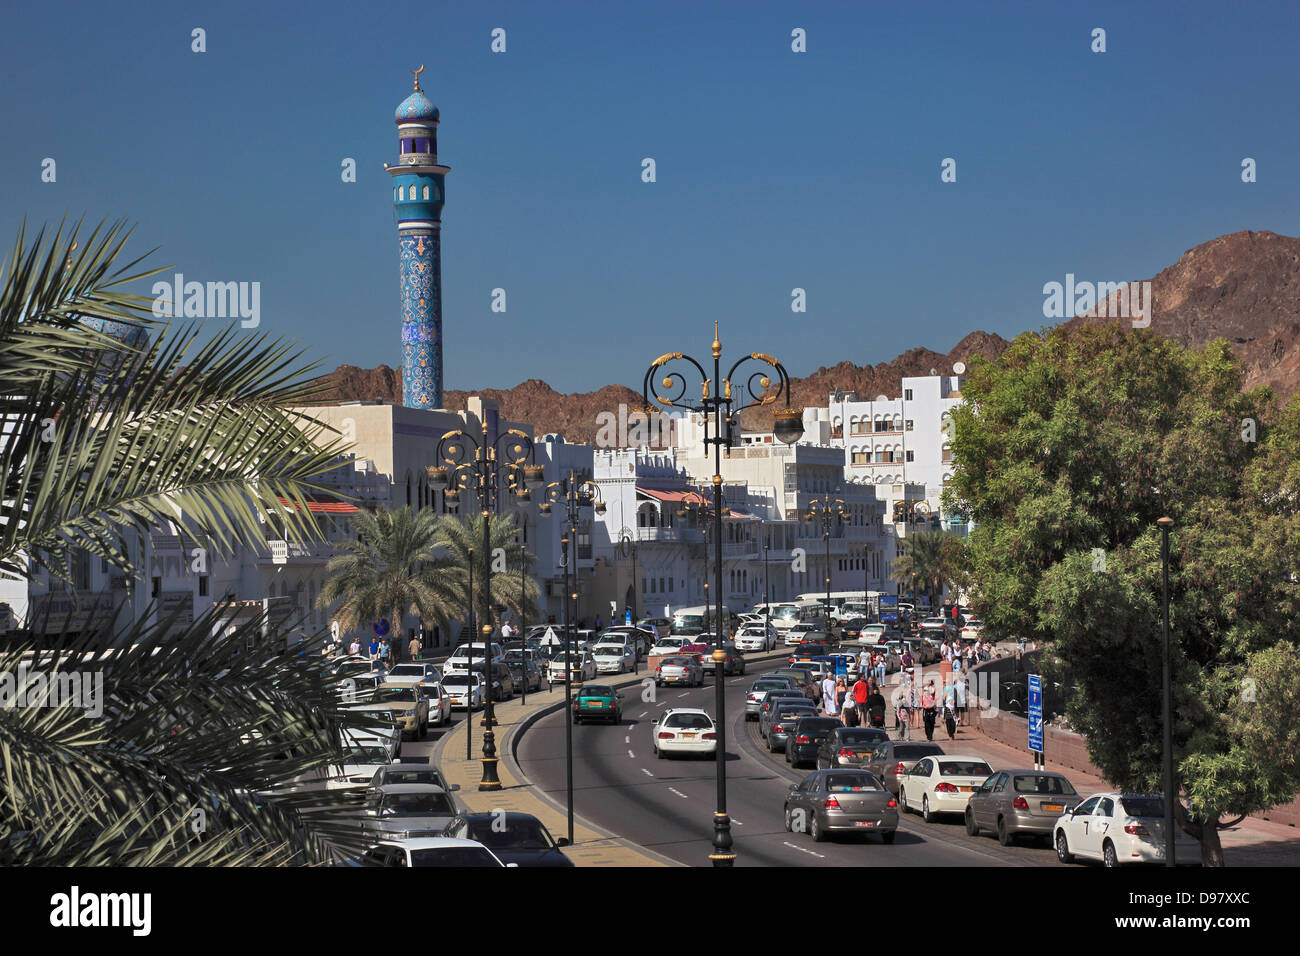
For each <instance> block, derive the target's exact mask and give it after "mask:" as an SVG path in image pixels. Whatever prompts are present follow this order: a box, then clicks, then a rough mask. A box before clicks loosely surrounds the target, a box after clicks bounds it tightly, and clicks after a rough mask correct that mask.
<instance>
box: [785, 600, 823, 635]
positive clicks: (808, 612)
mask: <svg viewBox="0 0 1300 956" xmlns="http://www.w3.org/2000/svg"><path fill="white" fill-rule="evenodd" d="M805 622H811V623H814V624H817V625H819V626H824V625H825V624H826V604H825V602H824V601H804V600H798V601H785V602H783V603H781V604H774V605H772V627H774V628H776V630H777V631H778V632H780V633H784V632H786V631H788V630H790V628H792V627H794V626H795V625H796V624H803V623H805Z"/></svg>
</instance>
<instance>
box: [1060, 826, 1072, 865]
mask: <svg viewBox="0 0 1300 956" xmlns="http://www.w3.org/2000/svg"><path fill="white" fill-rule="evenodd" d="M1056 859H1057V860H1058V861H1060V862H1061V863H1073V862H1074V854H1073V853H1071V852H1070V844H1069V842H1068V841H1067V840H1066V839H1065V833H1064V832H1062V831H1061V830H1057V831H1056Z"/></svg>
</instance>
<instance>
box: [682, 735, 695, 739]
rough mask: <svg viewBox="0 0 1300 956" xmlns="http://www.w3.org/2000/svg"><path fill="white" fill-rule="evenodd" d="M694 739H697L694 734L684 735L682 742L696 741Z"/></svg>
mask: <svg viewBox="0 0 1300 956" xmlns="http://www.w3.org/2000/svg"><path fill="white" fill-rule="evenodd" d="M694 739H695V735H694V734H682V740H694Z"/></svg>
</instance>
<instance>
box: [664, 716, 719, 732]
mask: <svg viewBox="0 0 1300 956" xmlns="http://www.w3.org/2000/svg"><path fill="white" fill-rule="evenodd" d="M664 726H665V727H676V728H680V729H682V730H710V729H712V727H713V721H712V720H711V719H710V718H709V716H708V714H670V715H669V716H668V719H667V720H666V721H664Z"/></svg>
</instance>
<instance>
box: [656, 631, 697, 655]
mask: <svg viewBox="0 0 1300 956" xmlns="http://www.w3.org/2000/svg"><path fill="white" fill-rule="evenodd" d="M690 643H692V639H691V638H689V637H682V636H681V635H673V636H672V637H661V638H660V639H659V643H657V644H655V645H654V646H653V647H652V648H650V654H651V656H652V657H656V656H663V655H665V654H678V653H680V652H681V649H682V648H683V647H685V646H686V645H687V644H690Z"/></svg>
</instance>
